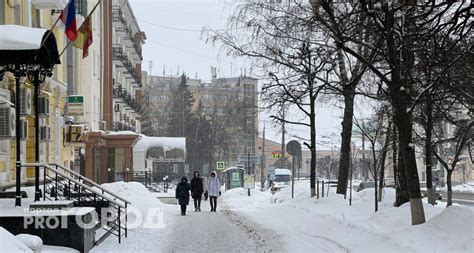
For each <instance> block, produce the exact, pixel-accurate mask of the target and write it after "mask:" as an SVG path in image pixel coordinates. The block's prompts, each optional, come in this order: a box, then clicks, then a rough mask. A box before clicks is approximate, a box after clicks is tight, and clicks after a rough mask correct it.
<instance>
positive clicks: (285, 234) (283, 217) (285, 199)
mask: <svg viewBox="0 0 474 253" xmlns="http://www.w3.org/2000/svg"><path fill="white" fill-rule="evenodd" d="M325 190H327V187H326V189H325ZM252 193H253V194H252V195H251V197H248V196H247V195H246V191H245V190H243V189H240V190H239V189H234V190H231V191H229V192H227V193H225V194H223V203H224V205H226V206H227V208H229V209H230V210H231V211H234V212H236V213H237V214H238V215H240V216H243V217H245V218H248V219H251V220H252V221H253V222H255V223H257V224H259V225H260V226H261V227H262V228H266V229H271V230H273V231H276V232H277V233H279V234H280V235H281V236H282V238H285V239H286V244H287V248H288V251H289V252H348V251H351V252H472V250H473V244H472V242H473V241H474V234H473V228H474V217H473V209H472V207H450V208H447V209H444V208H442V207H439V206H435V207H434V206H431V205H428V204H425V205H424V206H423V207H424V210H425V216H426V219H427V222H426V223H425V224H422V225H418V226H412V225H411V220H410V204H409V203H406V204H404V205H402V206H401V207H394V206H393V202H394V200H395V190H394V189H391V188H385V189H384V191H383V193H384V198H383V201H382V202H380V203H379V211H378V212H377V213H375V212H374V198H375V191H374V189H366V190H363V191H360V192H353V200H352V206H349V194H348V195H347V199H344V196H342V195H337V194H335V188H333V187H330V192H329V197H326V196H325V197H324V198H320V199H316V198H310V197H309V194H310V189H309V182H308V181H300V182H296V184H295V198H294V199H291V187H288V188H285V189H282V190H281V191H279V192H276V193H275V194H274V195H273V196H272V195H271V194H269V193H268V192H263V193H262V192H260V193H257V191H255V193H254V192H252ZM320 194H321V190H320ZM325 195H326V194H325Z"/></svg>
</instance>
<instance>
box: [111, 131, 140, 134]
mask: <svg viewBox="0 0 474 253" xmlns="http://www.w3.org/2000/svg"><path fill="white" fill-rule="evenodd" d="M107 135H139V134H137V133H135V132H133V131H118V132H112V131H111V132H107Z"/></svg>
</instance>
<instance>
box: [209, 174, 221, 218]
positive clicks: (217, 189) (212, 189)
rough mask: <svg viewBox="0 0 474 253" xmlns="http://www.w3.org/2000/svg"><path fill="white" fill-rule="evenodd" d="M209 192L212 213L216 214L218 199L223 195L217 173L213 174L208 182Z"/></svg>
mask: <svg viewBox="0 0 474 253" xmlns="http://www.w3.org/2000/svg"><path fill="white" fill-rule="evenodd" d="M207 192H208V194H209V202H210V203H211V212H215V211H216V209H217V197H219V195H220V193H221V183H220V182H219V178H217V173H216V172H215V171H213V172H212V173H211V177H210V178H209V180H208V182H207Z"/></svg>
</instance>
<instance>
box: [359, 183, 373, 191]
mask: <svg viewBox="0 0 474 253" xmlns="http://www.w3.org/2000/svg"><path fill="white" fill-rule="evenodd" d="M368 188H375V182H374V181H364V182H361V183H360V184H359V185H358V186H357V187H356V189H355V190H356V191H357V192H359V191H362V190H365V189H368Z"/></svg>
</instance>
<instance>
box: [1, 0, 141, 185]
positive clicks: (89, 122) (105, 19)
mask: <svg viewBox="0 0 474 253" xmlns="http://www.w3.org/2000/svg"><path fill="white" fill-rule="evenodd" d="M68 2H69V1H66V0H62V1H57V0H54V1H53V0H31V1H19V0H0V25H19V26H24V27H33V28H34V27H36V28H44V29H51V30H52V34H54V37H55V38H56V43H57V48H58V51H59V53H61V56H60V62H61V64H58V65H56V66H55V67H54V68H53V71H52V77H47V78H46V79H45V81H44V82H42V83H41V97H42V100H41V101H43V102H45V103H47V104H46V105H45V106H43V107H45V108H47V109H44V111H42V113H41V117H40V121H39V124H40V128H41V143H40V145H39V147H40V149H39V150H40V160H39V162H45V163H46V162H47V163H52V162H54V163H58V164H60V165H63V166H65V167H68V168H72V169H74V170H75V171H77V172H80V173H81V174H83V175H85V176H86V177H89V178H91V179H93V180H95V181H97V182H100V183H102V182H107V181H110V180H115V179H111V178H110V177H109V171H110V170H113V171H117V172H121V171H122V172H123V171H129V170H133V168H132V160H133V159H132V156H133V152H132V147H133V145H134V143H135V142H136V141H137V139H138V138H139V137H138V134H137V133H136V132H139V131H140V123H139V120H140V117H139V115H138V112H139V107H140V100H141V92H140V87H141V78H140V76H141V75H139V74H141V70H140V69H141V67H140V65H141V59H142V56H141V45H142V43H143V40H144V38H145V37H144V33H143V32H141V31H140V29H139V27H138V24H137V22H136V20H135V18H134V17H133V11H132V10H131V8H130V5H129V3H128V1H98V0H76V1H75V7H76V23H77V28H79V27H80V26H81V24H82V23H83V22H84V20H85V19H86V17H87V16H88V15H90V20H91V23H92V34H93V42H92V44H91V45H90V47H89V50H88V55H87V56H86V57H83V51H82V50H81V49H78V48H76V47H73V46H72V43H68V42H69V40H68V39H67V38H66V36H65V35H64V29H65V27H64V25H63V24H62V22H60V21H59V22H57V20H58V17H59V15H60V11H61V10H62V9H63V8H64V7H65V6H66V5H67V3H68ZM117 5H118V6H119V7H120V10H121V11H122V12H125V14H123V13H122V16H121V17H122V18H124V19H126V20H127V22H129V23H127V24H128V25H125V26H126V27H127V29H122V30H125V31H126V34H125V33H123V31H122V32H121V31H117V30H120V28H119V23H118V22H116V21H115V20H116V19H114V15H113V14H114V10H117ZM114 8H115V9H114ZM92 11H94V12H92ZM130 20H132V21H130ZM127 34H128V35H127ZM130 34H132V35H133V36H130ZM117 44H120V45H122V46H123V48H122V50H123V51H124V55H126V56H127V57H128V58H127V62H129V63H130V64H128V65H126V67H124V64H120V62H117V61H116V60H114V57H113V52H114V51H113V48H114V47H113V45H117ZM132 69H133V71H131V70H132ZM115 80H118V83H121V84H123V85H124V86H123V87H124V91H126V92H127V93H126V96H121V97H120V96H119V97H116V96H115V93H114V91H115V90H116V89H115V87H116V85H115V84H116V83H115ZM14 81H15V80H14V76H13V74H11V73H9V72H6V74H5V76H4V78H3V80H2V81H0V101H1V102H0V106H6V105H7V104H8V103H6V102H10V101H11V102H14V101H13V99H12V97H14V91H15V82H14ZM21 88H22V94H25V97H27V99H22V101H24V102H25V103H26V104H25V106H24V107H27V105H28V103H29V105H30V108H31V103H32V102H33V99H31V94H32V89H33V84H32V83H31V80H30V79H29V78H21ZM23 90H24V92H23ZM121 94H125V92H122V93H121ZM22 98H23V97H22ZM5 101H6V102H5ZM116 104H120V108H121V109H122V108H123V110H124V112H125V113H123V114H125V115H127V116H126V117H124V116H123V115H122V116H118V114H117V116H114V113H115V112H116V111H115V106H116ZM117 107H118V106H117ZM33 112H34V108H32V109H31V110H30V111H28V112H24V113H22V116H21V119H22V125H24V126H27V127H25V129H28V130H24V131H22V132H24V135H25V136H24V137H22V141H21V143H22V144H21V152H22V153H21V154H22V156H21V159H22V161H23V162H35V161H36V159H35V152H34V150H35V142H34V126H35V124H34V117H33ZM23 122H25V123H23ZM115 122H117V123H116V124H114V123H115ZM116 126H118V127H116ZM125 130H128V131H125ZM15 160H16V157H15V138H14V137H8V136H2V137H0V188H2V189H3V188H8V187H10V186H12V185H14V183H15V181H16V180H15ZM21 175H22V176H21V178H22V183H24V184H31V183H32V182H34V169H30V168H28V169H22V173H21Z"/></svg>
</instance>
